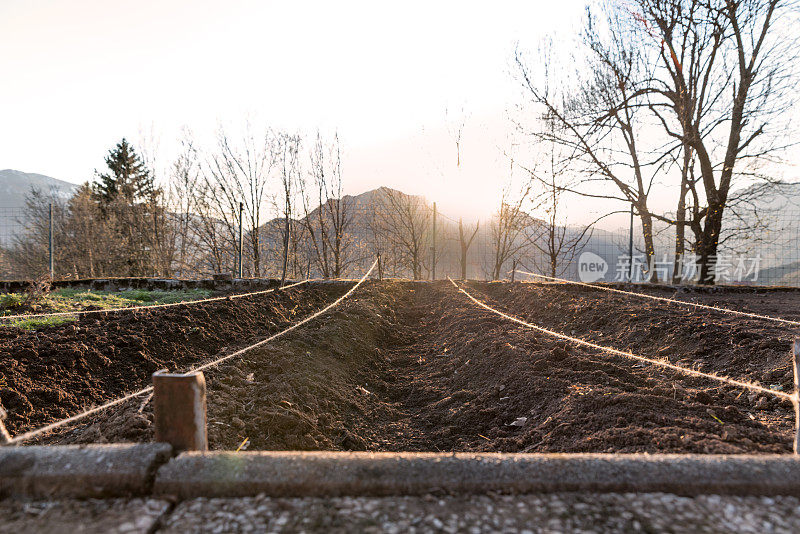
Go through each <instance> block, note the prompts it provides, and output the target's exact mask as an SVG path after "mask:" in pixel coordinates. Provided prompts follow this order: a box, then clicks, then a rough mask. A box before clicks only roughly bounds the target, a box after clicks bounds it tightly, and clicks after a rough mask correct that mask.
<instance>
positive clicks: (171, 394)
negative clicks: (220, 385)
mask: <svg viewBox="0 0 800 534" xmlns="http://www.w3.org/2000/svg"><path fill="white" fill-rule="evenodd" d="M153 410H154V412H155V434H156V435H155V440H156V441H157V442H163V443H169V444H170V445H172V446H173V447H174V448H175V449H176V450H179V451H206V450H208V436H207V432H206V379H205V377H204V376H203V373H202V372H195V373H188V374H177V373H167V372H166V371H156V372H155V373H153Z"/></svg>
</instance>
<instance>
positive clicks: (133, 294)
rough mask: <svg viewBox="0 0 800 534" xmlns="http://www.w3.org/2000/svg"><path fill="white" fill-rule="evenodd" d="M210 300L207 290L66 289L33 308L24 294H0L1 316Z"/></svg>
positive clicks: (41, 322) (45, 321)
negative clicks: (26, 300) (27, 302)
mask: <svg viewBox="0 0 800 534" xmlns="http://www.w3.org/2000/svg"><path fill="white" fill-rule="evenodd" d="M209 296H211V291H210V290H207V289H186V290H176V291H162V290H154V291H148V290H145V289H131V290H125V291H92V290H87V289H72V288H65V289H57V290H55V291H53V292H51V293H49V294H47V295H44V296H42V297H41V298H40V299H38V300H37V301H36V302H35V303H33V304H29V305H25V297H26V295H25V294H24V293H0V316H4V315H18V314H37V313H55V312H72V311H83V310H110V309H114V308H130V307H133V306H154V305H157V304H173V303H176V302H185V301H191V300H199V299H204V298H208V297H209ZM72 320H75V318H74V317H69V316H66V317H38V318H36V317H32V318H30V319H25V318H20V319H19V320H16V321H2V322H0V326H17V327H20V328H25V329H30V330H34V329H36V328H42V327H46V326H54V325H58V324H63V323H65V322H67V321H72Z"/></svg>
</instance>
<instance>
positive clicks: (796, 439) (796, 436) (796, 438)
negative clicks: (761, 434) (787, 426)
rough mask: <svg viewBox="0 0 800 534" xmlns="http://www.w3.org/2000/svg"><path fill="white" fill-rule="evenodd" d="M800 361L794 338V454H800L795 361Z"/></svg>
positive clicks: (798, 386)
mask: <svg viewBox="0 0 800 534" xmlns="http://www.w3.org/2000/svg"><path fill="white" fill-rule="evenodd" d="M798 359H800V339H798V338H795V340H794V345H793V346H792V369H793V371H794V398H793V399H792V404H793V405H794V453H795V454H798V452H800V373H798V370H797V360H798Z"/></svg>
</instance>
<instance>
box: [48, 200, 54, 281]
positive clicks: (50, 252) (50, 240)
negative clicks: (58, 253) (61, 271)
mask: <svg viewBox="0 0 800 534" xmlns="http://www.w3.org/2000/svg"><path fill="white" fill-rule="evenodd" d="M47 211H48V217H49V219H50V221H49V230H48V232H47V253H48V255H49V262H50V263H49V265H50V280H55V265H54V262H53V203H52V202H51V203H50V204H49V206H48V210H47Z"/></svg>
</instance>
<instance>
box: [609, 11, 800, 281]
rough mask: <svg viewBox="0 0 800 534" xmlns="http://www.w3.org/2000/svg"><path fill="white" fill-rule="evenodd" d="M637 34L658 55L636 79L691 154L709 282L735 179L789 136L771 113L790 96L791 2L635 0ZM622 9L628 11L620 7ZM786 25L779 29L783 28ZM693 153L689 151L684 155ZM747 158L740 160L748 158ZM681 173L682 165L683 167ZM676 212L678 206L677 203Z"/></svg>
mask: <svg viewBox="0 0 800 534" xmlns="http://www.w3.org/2000/svg"><path fill="white" fill-rule="evenodd" d="M636 4H637V5H638V7H639V11H638V12H637V13H636V14H635V15H636V19H635V20H636V21H637V22H638V23H639V24H638V28H637V29H638V32H639V35H640V36H641V37H640V38H639V39H638V42H639V43H642V44H649V45H650V47H651V49H652V50H654V51H655V53H656V55H657V60H656V61H655V67H656V68H655V70H654V72H653V75H652V77H651V78H650V79H649V80H647V86H646V87H644V88H642V89H641V91H642V92H646V93H647V94H648V96H649V97H650V99H651V102H650V109H651V110H652V112H653V113H654V114H655V116H656V117H657V118H658V120H659V122H660V124H661V126H662V127H663V131H664V132H665V133H666V134H667V136H668V137H670V138H672V139H674V140H675V141H676V142H677V144H678V145H679V146H680V147H682V148H683V150H684V152H685V154H686V158H689V159H688V160H687V159H685V164H686V165H691V164H693V162H694V159H695V158H696V162H697V169H698V171H699V180H698V182H699V185H700V186H701V187H702V191H701V192H700V193H698V192H697V191H696V189H692V188H693V183H692V182H691V181H689V182H687V185H688V186H689V187H688V190H689V191H691V193H692V195H693V196H694V197H695V198H694V208H693V209H694V212H693V213H692V217H691V220H690V221H689V222H688V224H689V225H691V226H692V229H693V231H694V234H695V238H696V243H695V248H696V250H697V252H698V254H699V264H700V281H701V283H705V284H713V283H714V276H713V264H714V261H715V257H716V255H717V249H718V247H719V244H720V238H721V235H722V224H723V217H724V214H725V212H726V210H727V209H728V208H730V204H731V202H730V201H731V200H732V199H731V192H732V185H733V184H734V181H735V178H736V177H737V176H739V177H745V178H746V179H750V180H752V179H757V178H762V177H760V176H759V175H758V173H756V172H754V169H755V168H757V166H758V162H761V161H763V160H764V159H765V158H766V157H767V156H768V155H770V154H774V153H775V151H776V150H780V149H783V148H784V147H785V146H786V143H782V142H777V143H776V140H777V139H778V138H779V137H780V136H783V135H785V131H784V130H782V129H779V128H776V127H775V126H776V124H775V123H776V122H777V121H779V120H780V117H781V115H782V114H783V113H784V112H785V111H786V110H788V109H789V107H790V106H791V104H792V102H793V100H794V95H793V92H794V89H793V86H794V83H795V77H794V74H796V71H795V70H794V69H795V68H796V67H795V65H796V60H797V52H796V50H797V46H796V45H797V37H792V35H796V34H795V33H792V32H793V29H794V27H793V26H792V25H793V24H797V18H798V17H797V15H798V13H797V4H796V2H793V1H788V0H787V1H784V0H737V1H734V0H637V2H636ZM619 9H624V10H628V9H629V8H628V7H627V6H621V5H620V6H619ZM781 28H783V29H784V30H786V31H781ZM689 154H691V157H690V156H689ZM754 162H755V165H754V166H751V167H750V168H749V169H747V168H745V167H743V165H747V164H748V163H750V164H752V163H754ZM686 174H687V172H686V171H684V175H686ZM678 211H679V213H680V211H681V210H680V209H679V210H678ZM685 224H687V223H684V225H685Z"/></svg>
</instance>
